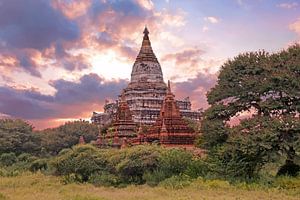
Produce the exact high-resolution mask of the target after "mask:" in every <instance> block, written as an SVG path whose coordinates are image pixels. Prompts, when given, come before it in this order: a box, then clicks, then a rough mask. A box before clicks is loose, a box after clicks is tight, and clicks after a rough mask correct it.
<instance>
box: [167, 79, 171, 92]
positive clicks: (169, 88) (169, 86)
mask: <svg viewBox="0 0 300 200" xmlns="http://www.w3.org/2000/svg"><path fill="white" fill-rule="evenodd" d="M168 93H171V82H170V80H168Z"/></svg>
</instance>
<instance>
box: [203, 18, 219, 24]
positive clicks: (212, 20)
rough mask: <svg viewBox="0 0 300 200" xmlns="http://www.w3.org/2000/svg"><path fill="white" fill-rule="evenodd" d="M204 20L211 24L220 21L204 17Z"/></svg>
mask: <svg viewBox="0 0 300 200" xmlns="http://www.w3.org/2000/svg"><path fill="white" fill-rule="evenodd" d="M204 20H205V21H207V22H209V23H211V24H217V23H219V22H220V19H218V18H216V17H212V16H210V17H204Z"/></svg>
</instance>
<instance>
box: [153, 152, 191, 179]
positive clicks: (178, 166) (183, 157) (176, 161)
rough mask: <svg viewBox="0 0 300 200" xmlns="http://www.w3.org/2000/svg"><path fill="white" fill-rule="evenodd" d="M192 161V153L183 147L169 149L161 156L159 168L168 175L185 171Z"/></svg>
mask: <svg viewBox="0 0 300 200" xmlns="http://www.w3.org/2000/svg"><path fill="white" fill-rule="evenodd" d="M191 162H192V154H191V153H189V152H187V151H185V150H183V149H169V150H167V151H164V152H162V154H161V155H160V157H159V168H160V170H162V171H163V172H164V173H165V174H166V177H170V176H172V175H179V174H181V173H183V172H184V171H185V170H186V169H187V167H188V166H189V165H190V164H191Z"/></svg>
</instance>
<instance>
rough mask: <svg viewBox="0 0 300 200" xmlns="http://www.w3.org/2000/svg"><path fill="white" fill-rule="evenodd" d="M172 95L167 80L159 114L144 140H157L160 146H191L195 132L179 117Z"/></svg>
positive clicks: (150, 141)
mask: <svg viewBox="0 0 300 200" xmlns="http://www.w3.org/2000/svg"><path fill="white" fill-rule="evenodd" d="M174 97H175V96H174V94H173V93H172V92H171V86H170V81H168V89H167V94H166V96H165V98H164V101H163V104H162V107H161V109H160V115H159V117H158V118H157V120H156V122H155V124H154V125H153V126H152V127H151V128H150V129H149V130H148V132H147V134H146V136H145V140H146V142H148V143H153V142H157V143H159V144H161V145H162V146H183V147H192V146H194V141H195V137H196V133H195V131H194V130H193V129H192V128H191V127H189V126H188V125H187V123H186V122H185V121H184V120H183V118H182V117H181V114H180V111H179V109H178V106H177V104H176V102H175V99H174Z"/></svg>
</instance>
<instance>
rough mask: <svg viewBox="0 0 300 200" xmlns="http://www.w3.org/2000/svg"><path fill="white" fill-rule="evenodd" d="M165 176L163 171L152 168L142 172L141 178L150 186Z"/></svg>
mask: <svg viewBox="0 0 300 200" xmlns="http://www.w3.org/2000/svg"><path fill="white" fill-rule="evenodd" d="M166 178H167V177H166V174H165V172H163V171H161V170H159V169H157V170H154V171H153V172H150V171H147V172H145V173H144V176H143V179H144V180H145V181H146V183H147V184H148V185H150V186H156V185H158V184H159V183H160V182H161V181H163V180H165V179H166Z"/></svg>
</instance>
